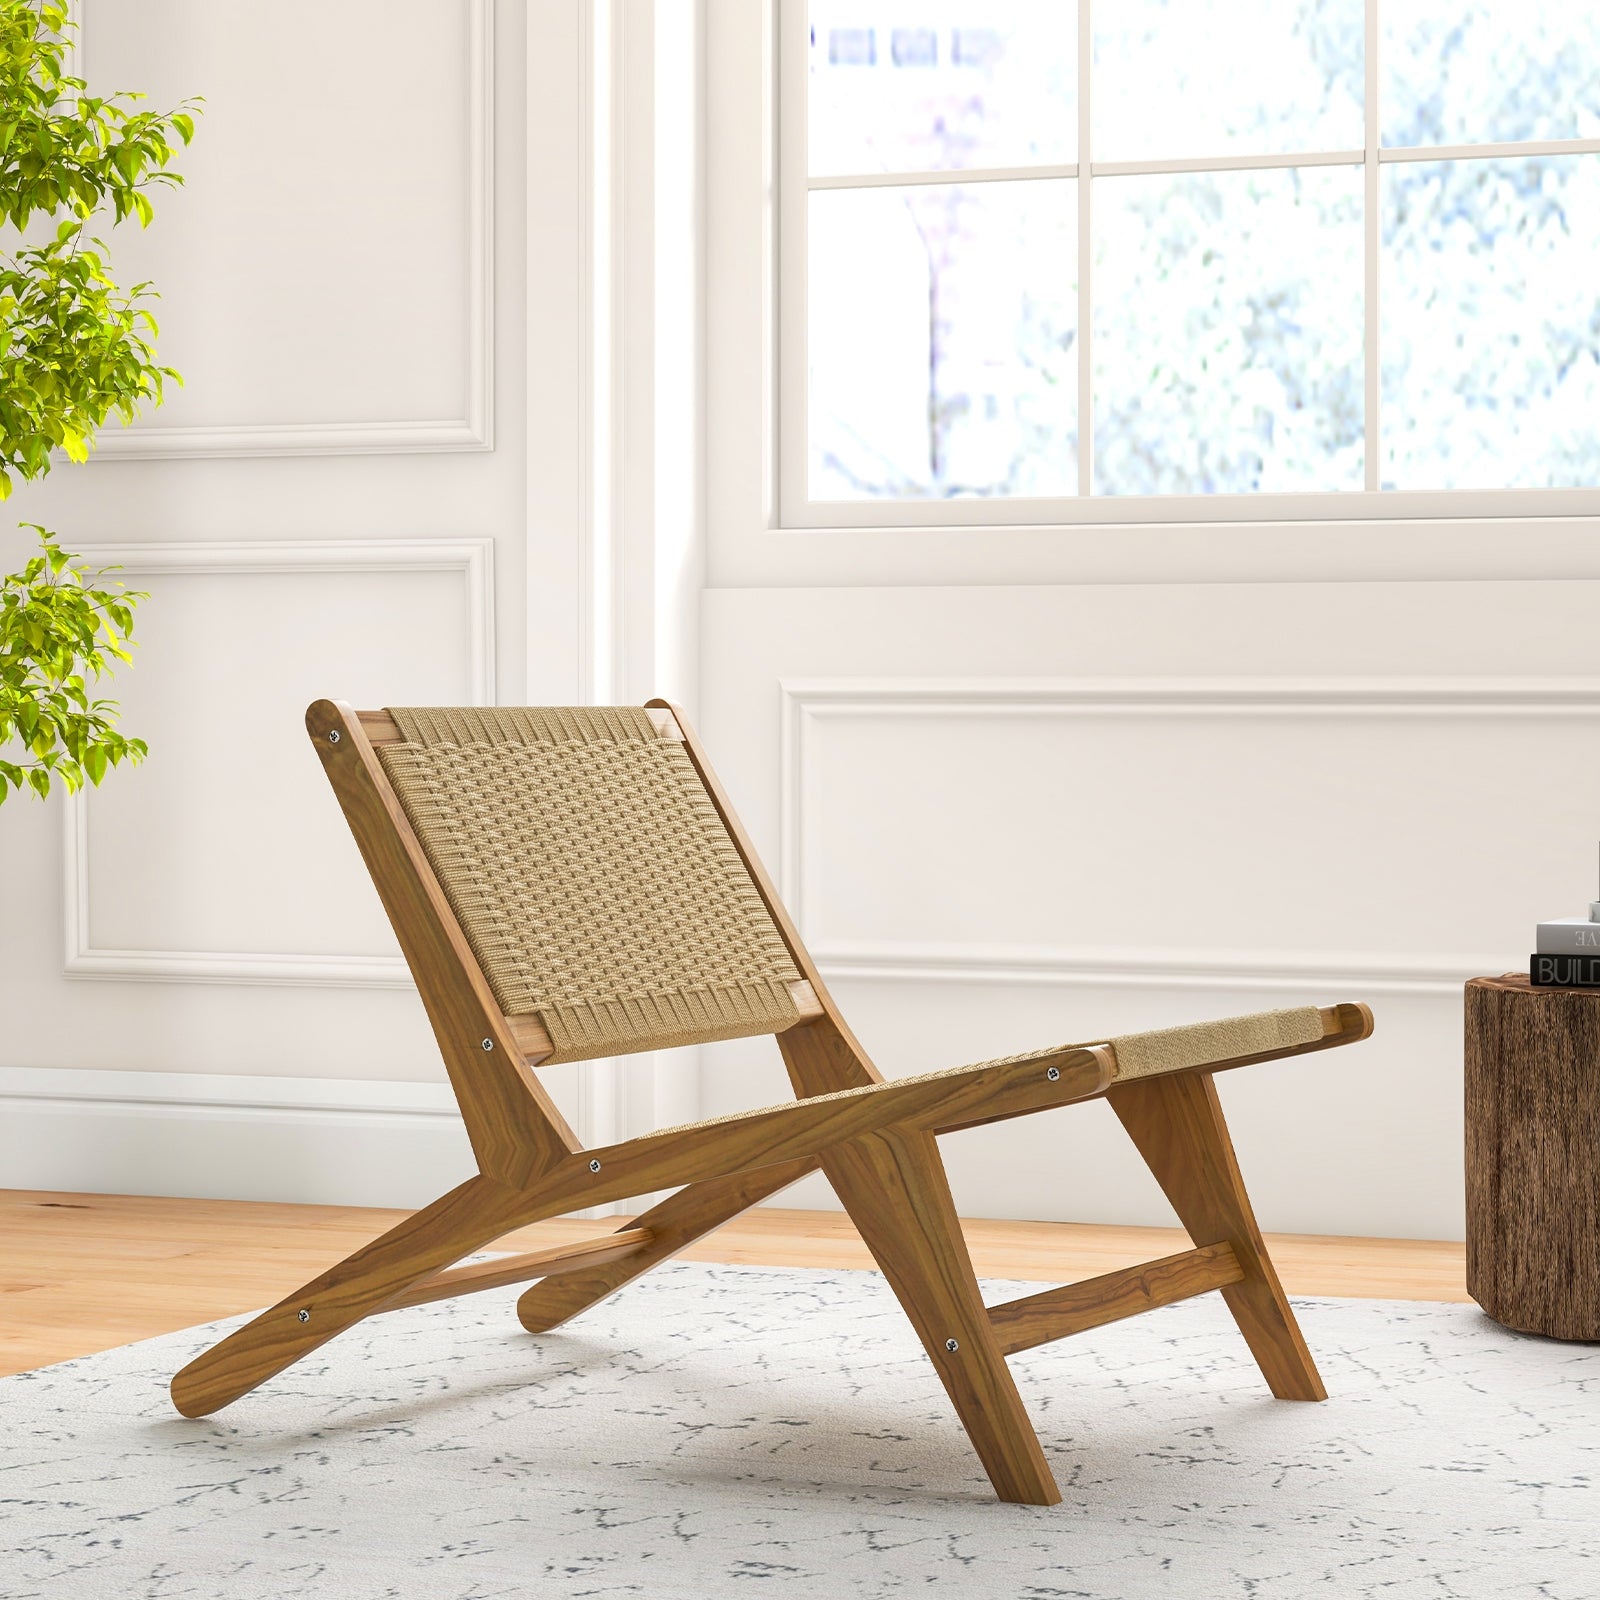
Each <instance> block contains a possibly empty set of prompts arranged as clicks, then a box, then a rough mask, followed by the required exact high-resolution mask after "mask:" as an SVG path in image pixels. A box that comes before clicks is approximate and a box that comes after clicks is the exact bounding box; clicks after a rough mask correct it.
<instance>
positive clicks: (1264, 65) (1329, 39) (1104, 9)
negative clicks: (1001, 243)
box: [1091, 0, 1366, 161]
mask: <svg viewBox="0 0 1600 1600" xmlns="http://www.w3.org/2000/svg"><path fill="white" fill-rule="evenodd" d="M1362 14H1363V7H1362V0H1110V3H1102V4H1100V5H1098V6H1096V7H1095V10H1094V77H1093V95H1092V111H1091V115H1092V117H1093V121H1094V144H1093V152H1094V159H1095V160H1096V161H1138V160H1158V159H1166V160H1172V159H1176V158H1179V157H1184V156H1215V155H1235V154H1249V155H1281V154H1286V153H1289V152H1292V151H1298V150H1354V149H1359V148H1360V147H1361V144H1362V142H1363V137H1364V135H1363V123H1362V106H1363V104H1364V101H1365V93H1364V89H1365V83H1366V78H1365V67H1364V64H1363V61H1362V44H1361V41H1362V31H1363V30H1362Z"/></svg>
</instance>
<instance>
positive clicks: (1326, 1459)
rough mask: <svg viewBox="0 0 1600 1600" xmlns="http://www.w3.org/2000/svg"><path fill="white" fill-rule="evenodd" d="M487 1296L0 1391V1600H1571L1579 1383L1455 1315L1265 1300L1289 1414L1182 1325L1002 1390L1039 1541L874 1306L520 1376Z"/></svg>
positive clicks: (524, 1340)
mask: <svg viewBox="0 0 1600 1600" xmlns="http://www.w3.org/2000/svg"><path fill="white" fill-rule="evenodd" d="M1037 1287H1038V1286H1037V1285H1031V1286H1030V1285H1026V1284H1018V1285H1010V1284H991V1285H989V1286H988V1289H989V1291H990V1298H991V1299H1000V1298H1007V1297H1008V1296H1009V1295H1010V1294H1011V1293H1030V1292H1035V1291H1036V1290H1037ZM511 1298H512V1295H511V1293H510V1292H505V1293H494V1294H484V1295H477V1296H473V1297H470V1298H468V1299H464V1300H458V1301H453V1302H445V1303H442V1304H439V1305H433V1306H423V1307H418V1308H416V1309H413V1310H409V1311H402V1312H396V1313H394V1314H392V1315H389V1316H384V1317H379V1318H376V1319H374V1320H373V1321H371V1322H368V1323H366V1324H364V1325H363V1326H362V1327H360V1328H358V1329H357V1330H355V1331H354V1332H352V1333H349V1334H346V1335H345V1336H344V1337H342V1338H340V1339H336V1340H335V1341H334V1342H333V1343H332V1344H330V1345H327V1346H325V1347H324V1348H323V1349H322V1350H320V1351H318V1352H317V1353H316V1354H315V1355H313V1356H312V1357H310V1358H309V1359H308V1360H307V1361H304V1362H302V1363H301V1364H300V1365H299V1366H297V1367H294V1368H292V1369H290V1371H289V1372H287V1373H285V1374H284V1375H283V1376H281V1377H280V1378H278V1379H276V1380H274V1381H273V1382H271V1383H269V1384H268V1385H266V1386H265V1387H264V1388H262V1389H260V1390H258V1391H257V1392H256V1393H255V1394H253V1395H250V1396H247V1397H246V1398H245V1399H244V1400H242V1401H240V1402H239V1403H238V1404H236V1405H234V1406H232V1407H231V1408H229V1409H228V1410H226V1411H224V1412H222V1413H220V1414H219V1415H218V1416H216V1417H212V1418H208V1419H205V1420H202V1421H194V1422H191V1421H185V1420H184V1419H182V1418H180V1417H179V1416H177V1415H176V1414H175V1413H174V1412H172V1411H171V1409H170V1408H169V1405H168V1402H167V1397H166V1382H167V1379H168V1378H169V1377H170V1375H171V1374H172V1372H173V1371H174V1370H175V1369H176V1368H177V1367H179V1366H180V1365H182V1364H183V1363H184V1362H185V1361H186V1360H188V1359H189V1357H190V1356H191V1355H193V1354H195V1353H196V1352H197V1351H199V1350H200V1349H202V1348H203V1347H204V1346H206V1345H207V1344H209V1343H210V1342H211V1341H212V1340H213V1339H214V1338H216V1337H217V1335H218V1333H219V1332H220V1331H222V1330H225V1329H226V1328H228V1327H231V1326H233V1325H234V1323H233V1322H228V1323H218V1324H216V1325H215V1326H213V1327H209V1328H196V1329H191V1330H189V1331H188V1332H185V1333H181V1334H171V1335H168V1336H166V1337H163V1338H159V1339H151V1340H148V1341H146V1342H144V1343H142V1344H136V1345H130V1346H127V1347H125V1348H123V1349H121V1350H114V1351H108V1352H107V1353H105V1354H103V1355H97V1356H89V1357H85V1358H84V1359H82V1360H79V1361H71V1362H67V1363H65V1364H63V1365H61V1366H57V1367H49V1368H45V1369H43V1370H41V1371H38V1372H33V1373H26V1374H23V1375H21V1376H18V1377H14V1378H8V1379H5V1380H3V1381H0V1418H3V1422H4V1428H3V1432H0V1595H4V1596H5V1597H6V1600H36V1597H44V1600H102V1597H104V1600H112V1597H115V1600H291V1597H292V1600H300V1597H315V1600H512V1597H518V1600H520V1597H524V1596H527V1597H534V1596H537V1597H541V1600H542V1597H549V1600H566V1597H573V1600H578V1597H582V1600H591V1597H596V1600H598V1597H614V1596H646V1597H649V1600H721V1597H723V1596H729V1595H733V1596H758V1595H771V1596H774V1597H782V1600H794V1597H807V1600H809V1597H812V1596H816V1597H819V1600H836V1597H838V1600H845V1597H869V1596H870V1597H879V1596H883V1597H888V1596H912V1595H924V1594H927V1593H929V1592H930V1591H931V1592H935V1593H938V1594H940V1595H949V1596H952V1597H961V1600H968V1597H973V1600H986V1597H989V1596H995V1597H1004V1600H1144V1597H1147V1596H1162V1597H1167V1596H1173V1597H1178V1596H1181V1597H1184V1600H1299V1597H1302V1596H1312V1597H1326V1600H1366V1597H1373V1600H1378V1597H1382V1600H1524V1597H1526V1600H1595V1597H1596V1596H1600V1495H1597V1493H1596V1487H1595V1481H1594V1480H1595V1476H1596V1471H1597V1468H1600V1346H1595V1345H1573V1344H1559V1343H1554V1342H1550V1341H1546V1340H1540V1339H1532V1338H1525V1337H1522V1336H1519V1335H1517V1334H1513V1333H1508V1332H1506V1331H1505V1330H1504V1329H1502V1328H1499V1327H1497V1326H1496V1325H1495V1324H1494V1323H1492V1322H1490V1321H1488V1320H1487V1319H1486V1318H1485V1317H1483V1316H1482V1315H1481V1314H1480V1313H1479V1312H1478V1310H1477V1308H1476V1307H1473V1306H1444V1305H1423V1304H1415V1303H1399V1302H1377V1301H1359V1300H1305V1301H1301V1302H1299V1306H1300V1310H1301V1315H1302V1318H1303V1321H1304V1325H1305V1329H1306V1334H1307V1337H1308V1338H1309V1340H1310V1342H1311V1345H1312V1348H1313V1349H1314V1350H1315V1351H1316V1353H1317V1357H1318V1360H1319V1362H1320V1364H1321V1367H1322V1372H1323V1376H1324V1378H1325V1379H1326V1380H1327V1383H1328V1387H1329V1389H1330V1391H1331V1392H1332V1394H1333V1398H1332V1399H1331V1400H1330V1401H1328V1402H1327V1403H1326V1404H1323V1405H1304V1404H1293V1403H1287V1402H1278V1401H1274V1400H1272V1399H1271V1398H1270V1397H1269V1396H1268V1395H1267V1393H1266V1390H1265V1388H1264V1386H1263V1384H1262V1382H1261V1380H1260V1378H1259V1376H1258V1374H1257V1373H1256V1370H1255V1368H1254V1366H1253V1365H1252V1364H1251V1363H1250V1360H1249V1357H1248V1355H1247V1354H1246V1352H1245V1349H1244V1345H1243V1342H1242V1341H1241V1340H1240V1339H1239V1337H1238V1335H1237V1333H1236V1332H1235V1331H1234V1328H1233V1325H1232V1323H1231V1322H1230V1320H1229V1318H1228V1316H1227V1313H1226V1310H1225V1308H1224V1307H1223V1306H1222V1304H1221V1302H1220V1300H1219V1299H1218V1297H1216V1296H1214V1295H1211V1296H1207V1297H1205V1298H1204V1299H1200V1300H1193V1301H1189V1302H1187V1303H1185V1304H1182V1305H1177V1306H1172V1307H1169V1308H1167V1309H1165V1310H1162V1311H1157V1312H1153V1313H1151V1314H1150V1315H1148V1316H1144V1317H1139V1318H1135V1319H1133V1320H1132V1321H1128V1322H1123V1323H1118V1324H1116V1325H1114V1326H1111V1327H1106V1328H1100V1329H1097V1330H1095V1331H1093V1332H1091V1333H1087V1334H1083V1335H1080V1336H1079V1337H1077V1338H1075V1339H1071V1340H1068V1341H1066V1342H1064V1343H1061V1344H1057V1345H1052V1346H1046V1347H1044V1348H1041V1349H1038V1350H1034V1351H1031V1352H1029V1353H1027V1354H1025V1355H1023V1356H1020V1357H1018V1358H1016V1359H1015V1360H1014V1361H1013V1369H1014V1370H1015V1371H1016V1372H1017V1374H1018V1377H1019V1381H1020V1383H1021V1385H1022V1389H1023V1393H1024V1397H1025V1399H1026V1400H1027V1403H1028V1406H1029V1408H1030V1410H1031V1412H1032V1414H1033V1416H1034V1419H1035V1420H1036V1422H1037V1424H1038V1427H1039V1432H1040V1436H1041V1438H1042V1439H1043V1441H1044V1447H1045V1450H1046V1452H1047V1453H1048V1455H1049V1457H1050V1461H1051V1465H1052V1466H1053V1467H1054V1469H1055V1473H1056V1476H1057V1478H1058V1479H1059V1481H1060V1484H1061V1488H1062V1491H1063V1493H1064V1495H1065V1501H1064V1503H1063V1504H1061V1505H1059V1506H1056V1507H1053V1508H1050V1509H1048V1510H1041V1509H1035V1508H1028V1507H1019V1506H1009V1505H1002V1504H1000V1503H999V1502H997V1501H995V1500H994V1499H993V1498H992V1497H991V1495H990V1492H989V1489H988V1485H987V1483H986V1481H985V1480H984V1478H983V1477H982V1475H981V1473H980V1472H979V1469H978V1466H977V1462H976V1460H975V1458H974V1457H973V1456H972V1454H971V1452H970V1451H969V1449H968V1447H967V1445H966V1444H965V1442H964V1439H963V1436H962V1434H961V1432H960V1429H959V1427H958V1425H957V1423H956V1421H955V1418H954V1416H953V1414H952V1413H951V1411H950V1409H949V1407H948V1405H947V1403H946V1401H945V1399H944V1396H943V1393H942V1391H941V1390H940V1389H939V1386H938V1383H937V1381H936V1380H935V1378H934V1375H933V1371H932V1368H931V1367H930V1366H929V1365H928V1363H927V1361H926V1360H925V1359H924V1358H923V1356H922V1354H921V1351H920V1350H919V1348H918V1347H917V1345H916V1343H915V1340H914V1339H913V1337H912V1335H911V1333H910V1330H909V1328H908V1327H907V1325H906V1323H905V1321H904V1319H903V1318H902V1317H901V1315H900V1313H899V1309H898V1307H897V1306H896V1305H895V1304H894V1301H893V1299H892V1298H891V1297H890V1295H889V1293H888V1290H887V1289H886V1287H885V1286H884V1284H883V1281H882V1279H881V1278H879V1277H877V1276H876V1274H872V1273H865V1272H810V1271H793V1270H781V1271H780V1270H768V1269H757V1268H748V1267H712V1266H702V1265H697V1264H678V1265H674V1266H669V1267H666V1268H664V1269H661V1270H659V1271H657V1272H656V1273H655V1274H653V1275H652V1276H650V1277H647V1278H646V1279H644V1280H643V1281H641V1282H640V1283H638V1284H637V1285H635V1286H633V1287H632V1288H630V1289H628V1290H627V1291H625V1292H624V1293H623V1294H621V1295H618V1296H617V1297H615V1298H614V1299H613V1300H611V1301H609V1302H606V1303H605V1304H603V1305H601V1306H599V1307H597V1308H596V1309H594V1310H592V1311H590V1312H589V1313H587V1314H586V1315H585V1316H583V1317H582V1318H580V1319H578V1320H577V1321H575V1322H573V1323H571V1324H569V1325H568V1327H567V1328H565V1329H563V1330H561V1331H559V1332H558V1333H555V1334H550V1335H546V1336H544V1337H541V1338H538V1339H535V1338H531V1337H530V1336H529V1335H527V1334H525V1333H524V1332H523V1331H522V1330H521V1328H520V1327H519V1326H518V1325H517V1322H516V1318H515V1315H514V1312H513V1310H512V1306H511V1303H510V1301H511Z"/></svg>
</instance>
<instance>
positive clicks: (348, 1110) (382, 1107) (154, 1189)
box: [0, 1067, 474, 1206]
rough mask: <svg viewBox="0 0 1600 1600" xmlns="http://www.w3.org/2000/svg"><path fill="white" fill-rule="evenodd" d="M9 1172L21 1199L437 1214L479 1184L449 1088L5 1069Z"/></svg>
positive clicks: (0, 1144)
mask: <svg viewBox="0 0 1600 1600" xmlns="http://www.w3.org/2000/svg"><path fill="white" fill-rule="evenodd" d="M0 1165H3V1166H4V1168H5V1171H6V1173H7V1182H9V1183H11V1184H13V1185H15V1186H16V1187H19V1188H26V1189H53V1190H66V1191H78V1192H85V1193H99V1194H167V1195H187V1196H194V1197H199V1198H215V1199H238V1200H294V1201H300V1202H305V1203H311V1204H322V1205H369V1206H418V1205H425V1204H426V1203H427V1202H428V1201H429V1200H432V1199H433V1198H434V1197H435V1196H437V1195H439V1194H442V1193H444V1192H445V1191H446V1190H448V1189H450V1188H452V1187H453V1186H454V1185H455V1184H457V1183H459V1182H460V1181H461V1180H462V1179H463V1178H466V1177H469V1176H470V1175H471V1174H472V1172H473V1170H474V1162H473V1159H472V1151H471V1146H470V1145H469V1143H468V1141H467V1136H466V1132H465V1130H464V1129H463V1127H462V1125H461V1119H460V1117H459V1115H458V1114H457V1112H456V1108H455V1101H454V1098H453V1096H452V1095H451V1093H450V1090H449V1088H448V1086H447V1085H445V1084H442V1083H439V1084H434V1083H405V1082H393V1081H388V1080H373V1081H368V1080H360V1079H342V1080H328V1079H319V1078H267V1077H238V1076H224V1075H213V1074H208V1073H181V1072H113V1071H103V1070H94V1069H84V1068H73V1067H3V1068H0Z"/></svg>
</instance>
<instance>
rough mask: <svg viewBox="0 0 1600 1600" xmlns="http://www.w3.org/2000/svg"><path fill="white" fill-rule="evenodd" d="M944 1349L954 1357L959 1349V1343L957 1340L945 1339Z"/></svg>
mask: <svg viewBox="0 0 1600 1600" xmlns="http://www.w3.org/2000/svg"><path fill="white" fill-rule="evenodd" d="M944 1347H945V1349H946V1350H948V1351H949V1352H950V1353H951V1354H952V1355H954V1354H955V1352H956V1351H957V1350H959V1349H960V1348H961V1341H960V1340H959V1339H946V1340H945V1342H944Z"/></svg>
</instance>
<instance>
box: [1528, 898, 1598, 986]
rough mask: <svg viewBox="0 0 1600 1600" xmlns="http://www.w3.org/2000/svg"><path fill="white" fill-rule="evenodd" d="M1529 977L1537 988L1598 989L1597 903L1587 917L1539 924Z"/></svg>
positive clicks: (1592, 906) (1560, 918)
mask: <svg viewBox="0 0 1600 1600" xmlns="http://www.w3.org/2000/svg"><path fill="white" fill-rule="evenodd" d="M1528 976H1529V978H1530V979H1532V981H1533V983H1534V985H1535V986H1536V987H1552V986H1554V987H1559V988H1562V989H1573V988H1577V989H1600V900H1594V901H1591V902H1590V905H1589V915H1588V916H1586V917H1558V918H1557V919H1556V920H1555V921H1554V922H1541V923H1540V924H1539V928H1538V932H1537V933H1536V934H1535V935H1534V953H1533V954H1532V955H1531V956H1530V957H1529V958H1528Z"/></svg>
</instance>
